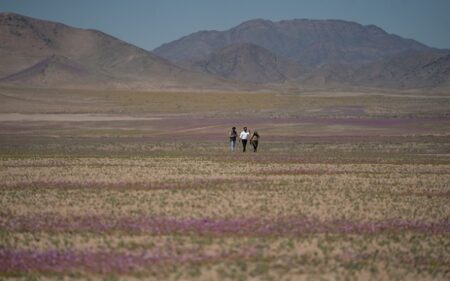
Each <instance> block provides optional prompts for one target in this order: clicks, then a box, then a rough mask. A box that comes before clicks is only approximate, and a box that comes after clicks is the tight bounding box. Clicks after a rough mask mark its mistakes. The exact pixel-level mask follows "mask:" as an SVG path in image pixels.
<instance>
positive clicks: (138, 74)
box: [0, 13, 224, 88]
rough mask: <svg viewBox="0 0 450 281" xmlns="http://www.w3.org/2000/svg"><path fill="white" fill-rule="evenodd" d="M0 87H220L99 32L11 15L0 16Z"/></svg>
mask: <svg viewBox="0 0 450 281" xmlns="http://www.w3.org/2000/svg"><path fill="white" fill-rule="evenodd" d="M0 81H1V82H3V83H10V84H11V83H12V84H22V83H28V84H30V85H32V86H46V87H49V86H58V87H59V86H62V87H64V86H68V87H99V86H101V87H114V88H117V87H118V88H170V87H183V88H186V87H190V86H192V87H195V88H197V87H199V88H202V87H209V86H212V87H214V86H216V85H219V86H220V85H222V84H224V83H223V81H220V80H217V79H216V78H213V77H209V76H206V75H204V74H202V75H201V74H199V73H191V72H189V71H186V70H184V69H181V68H180V67H178V66H176V65H173V64H172V63H170V62H169V61H167V60H165V59H163V58H161V57H159V56H157V55H155V54H153V53H151V52H149V51H146V50H143V49H140V48H138V47H136V46H133V45H131V44H129V43H126V42H124V41H121V40H119V39H117V38H114V37H112V36H109V35H107V34H105V33H102V32H100V31H96V30H86V29H80V28H74V27H70V26H67V25H64V24H60V23H56V22H50V21H45V20H38V19H33V18H30V17H25V16H21V15H17V14H12V13H0Z"/></svg>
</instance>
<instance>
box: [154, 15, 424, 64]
mask: <svg viewBox="0 0 450 281" xmlns="http://www.w3.org/2000/svg"><path fill="white" fill-rule="evenodd" d="M244 42H248V43H253V44H255V45H259V46H261V47H264V48H266V49H268V50H270V51H271V52H273V53H275V54H277V55H280V56H283V57H286V58H289V59H292V60H294V61H296V62H298V63H300V64H304V65H308V66H319V65H323V64H329V63H333V64H336V63H365V62H371V61H376V60H379V59H382V58H386V57H389V56H391V55H395V54H398V53H401V52H404V51H408V50H416V51H426V50H430V49H431V48H429V47H427V46H425V45H423V44H421V43H419V42H416V41H414V40H409V39H404V38H401V37H399V36H396V35H392V34H388V33H386V32H385V31H384V30H382V29H381V28H379V27H377V26H374V25H367V26H364V25H361V24H359V23H356V22H350V21H343V20H309V19H292V20H283V21H278V22H272V21H270V20H263V19H254V20H250V21H246V22H243V23H241V24H239V25H238V26H236V27H233V28H231V29H229V30H225V31H211V32H208V31H204V32H202V33H193V34H191V35H187V36H185V37H183V38H181V39H179V40H176V41H173V42H171V43H167V44H164V45H162V46H161V47H158V48H156V49H155V50H154V52H155V53H156V54H158V55H160V56H162V57H165V58H167V59H168V60H170V61H172V62H175V63H176V62H177V61H185V60H192V59H194V60H198V59H203V58H206V57H207V56H208V55H209V54H211V53H213V52H215V51H217V50H218V49H221V48H223V47H225V46H228V45H232V44H238V43H244Z"/></svg>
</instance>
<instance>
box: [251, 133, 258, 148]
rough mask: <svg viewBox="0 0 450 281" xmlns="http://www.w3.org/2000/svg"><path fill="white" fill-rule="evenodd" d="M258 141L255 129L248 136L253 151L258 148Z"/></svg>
mask: <svg viewBox="0 0 450 281" xmlns="http://www.w3.org/2000/svg"><path fill="white" fill-rule="evenodd" d="M258 141H259V134H258V132H257V131H255V132H254V133H253V135H252V137H251V138H250V144H251V145H252V146H253V152H256V151H257V150H258Z"/></svg>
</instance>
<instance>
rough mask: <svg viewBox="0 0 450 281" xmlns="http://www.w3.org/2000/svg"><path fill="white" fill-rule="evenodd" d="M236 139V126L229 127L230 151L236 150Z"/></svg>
mask: <svg viewBox="0 0 450 281" xmlns="http://www.w3.org/2000/svg"><path fill="white" fill-rule="evenodd" d="M236 139H237V132H236V127H233V128H231V132H230V151H231V152H234V151H235V150H236Z"/></svg>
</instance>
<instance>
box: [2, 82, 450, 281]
mask: <svg viewBox="0 0 450 281" xmlns="http://www.w3.org/2000/svg"><path fill="white" fill-rule="evenodd" d="M232 126H236V127H237V128H238V131H240V130H241V128H242V127H243V126H247V127H248V128H249V129H250V130H251V131H254V130H257V131H258V132H259V134H260V136H261V138H260V147H259V151H258V152H256V153H254V152H252V151H251V150H249V151H247V152H246V153H242V152H241V150H240V149H241V147H240V146H239V144H238V151H237V152H235V153H230V152H229V151H228V131H229V130H230V128H231V127H232ZM449 234H450V95H445V94H437V93H432V92H426V91H425V90H424V91H381V90H371V89H361V90H352V91H343V90H342V91H341V90H316V91H306V90H305V91H285V92H280V93H277V92H205V91H200V92H195V91H185V92H181V91H169V92H139V91H88V90H46V89H20V88H6V87H3V88H0V272H1V273H0V279H5V280H6V279H27V280H35V279H55V280H59V279H62V278H64V279H67V280H70V279H79V278H83V279H86V280H123V279H125V280H134V279H146V280H448V279H449V278H450V235H449Z"/></svg>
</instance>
